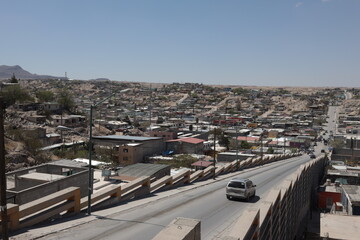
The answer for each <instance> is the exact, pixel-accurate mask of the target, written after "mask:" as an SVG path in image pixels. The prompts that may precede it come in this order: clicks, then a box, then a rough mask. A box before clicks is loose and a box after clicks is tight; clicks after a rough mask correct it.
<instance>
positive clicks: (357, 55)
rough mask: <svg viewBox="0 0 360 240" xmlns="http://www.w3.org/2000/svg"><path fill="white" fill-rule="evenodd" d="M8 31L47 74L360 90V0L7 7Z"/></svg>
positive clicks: (41, 1)
mask: <svg viewBox="0 0 360 240" xmlns="http://www.w3.org/2000/svg"><path fill="white" fill-rule="evenodd" d="M0 29H1V37H0V44H1V45H0V46H1V52H0V65H20V66H21V67H23V68H24V69H25V70H27V71H30V72H32V73H37V74H49V75H55V76H64V74H65V72H67V73H68V77H70V78H74V79H92V78H99V77H106V78H110V79H111V80H123V81H143V82H169V83H171V82H198V83H204V84H237V85H258V86H350V87H351V86H353V87H360V0H300V1H296V0H177V1H175V0H142V1H141V0H128V1H121V0H112V1H110V0H98V1H91V0H81V1H80V0H31V1H30V0H22V1H20V0H0Z"/></svg>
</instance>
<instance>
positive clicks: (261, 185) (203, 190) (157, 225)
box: [43, 144, 323, 240]
mask: <svg viewBox="0 0 360 240" xmlns="http://www.w3.org/2000/svg"><path fill="white" fill-rule="evenodd" d="M320 145H321V144H319V146H317V147H316V153H317V154H320V149H322V148H323V146H320ZM309 160H310V157H309V156H308V155H303V156H301V157H296V158H292V159H287V160H283V161H280V162H276V163H271V164H268V165H264V166H261V167H257V168H253V169H248V170H245V171H243V172H239V173H235V174H234V173H232V174H228V175H224V176H220V177H218V178H217V180H216V181H215V182H214V181H213V180H208V181H206V182H202V183H201V182H199V183H196V184H193V185H190V186H185V187H181V188H179V189H176V191H175V192H174V191H172V192H173V194H171V195H169V196H165V197H164V194H165V192H161V193H159V194H154V195H153V196H150V197H148V198H147V201H145V202H144V203H143V204H142V205H140V206H137V207H135V208H130V209H126V205H125V206H123V207H125V208H123V210H121V211H120V212H116V213H113V214H110V215H108V216H107V217H102V218H101V219H98V220H95V221H92V222H89V223H86V224H83V225H80V226H77V227H73V228H70V229H67V230H64V231H60V232H57V233H54V234H50V235H47V236H45V237H44V238H43V239H77V240H81V239H84V240H85V239H104V240H105V239H117V240H118V239H131V240H146V239H152V238H153V237H154V236H155V235H156V234H157V233H158V232H160V231H161V230H162V229H163V228H164V227H166V226H167V225H168V224H169V223H170V222H171V221H172V220H173V219H175V218H176V217H186V218H194V219H200V220H201V236H202V239H220V238H221V237H223V236H226V233H227V231H228V230H229V229H231V226H232V224H233V223H234V222H235V221H236V220H237V219H238V217H239V216H240V215H241V213H242V212H243V211H244V210H245V209H246V208H247V207H253V206H255V205H256V204H258V203H259V202H260V201H261V200H262V199H263V198H264V197H265V196H266V194H267V193H268V192H269V191H270V189H271V188H273V187H274V186H277V185H279V184H280V182H281V181H282V180H283V179H284V178H285V177H286V176H287V175H289V174H291V173H292V172H294V171H295V170H296V169H297V168H298V167H299V166H300V165H301V164H303V163H305V162H307V161H309ZM235 176H238V177H243V178H250V179H252V180H253V182H254V183H255V184H256V185H257V189H256V194H257V196H256V197H254V198H253V199H252V200H251V201H250V202H244V201H230V200H227V199H226V196H225V186H226V184H227V182H228V181H229V179H231V178H233V177H235ZM94 215H96V212H94Z"/></svg>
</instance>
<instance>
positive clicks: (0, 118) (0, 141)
mask: <svg viewBox="0 0 360 240" xmlns="http://www.w3.org/2000/svg"><path fill="white" fill-rule="evenodd" d="M0 175H1V176H0V180H1V184H0V185H1V186H0V187H1V190H0V191H1V193H0V198H1V230H2V232H1V233H2V237H3V239H4V240H7V239H9V237H8V227H7V224H8V220H7V201H6V186H7V184H6V175H5V138H4V101H3V98H2V97H0Z"/></svg>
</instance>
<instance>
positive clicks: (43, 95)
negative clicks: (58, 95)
mask: <svg viewBox="0 0 360 240" xmlns="http://www.w3.org/2000/svg"><path fill="white" fill-rule="evenodd" d="M35 95H36V97H37V98H38V100H39V102H41V103H43V102H51V101H54V99H55V96H54V93H53V92H51V91H46V90H40V91H38V92H36V94H35Z"/></svg>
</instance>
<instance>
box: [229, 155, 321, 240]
mask: <svg viewBox="0 0 360 240" xmlns="http://www.w3.org/2000/svg"><path fill="white" fill-rule="evenodd" d="M325 162H326V159H325V157H319V158H317V159H314V160H312V161H310V162H308V163H306V164H305V165H302V166H301V167H300V168H299V169H298V171H297V172H295V173H294V174H292V175H290V176H288V177H287V178H286V179H285V180H284V181H283V182H282V184H281V185H280V186H278V187H276V188H274V189H272V190H271V192H270V193H269V194H268V196H267V197H265V198H264V200H263V201H262V202H261V203H260V205H259V207H258V208H257V209H255V210H254V209H250V210H247V211H246V212H245V213H244V214H243V215H242V216H241V217H240V218H239V220H238V221H237V223H236V224H235V226H234V227H233V229H232V231H231V232H230V235H229V236H227V238H226V239H244V240H255V239H264V240H265V239H266V240H268V239H274V240H275V239H301V237H302V236H301V235H302V233H303V231H304V230H305V227H306V224H307V220H308V218H309V212H310V204H311V201H312V196H314V195H315V191H316V187H317V185H318V183H319V182H320V178H321V175H322V171H323V169H324V165H325ZM257 210H258V213H259V214H254V211H255V212H256V211H257ZM256 213H257V212H256ZM254 222H255V223H257V222H259V225H258V227H257V228H254V226H253V225H254ZM244 226H246V227H244Z"/></svg>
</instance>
